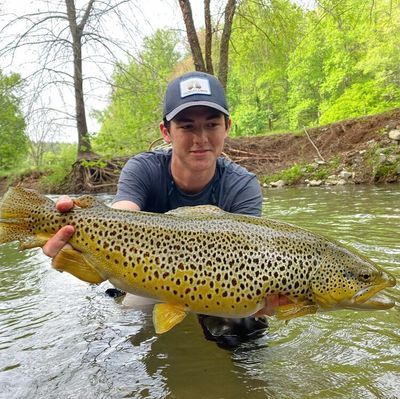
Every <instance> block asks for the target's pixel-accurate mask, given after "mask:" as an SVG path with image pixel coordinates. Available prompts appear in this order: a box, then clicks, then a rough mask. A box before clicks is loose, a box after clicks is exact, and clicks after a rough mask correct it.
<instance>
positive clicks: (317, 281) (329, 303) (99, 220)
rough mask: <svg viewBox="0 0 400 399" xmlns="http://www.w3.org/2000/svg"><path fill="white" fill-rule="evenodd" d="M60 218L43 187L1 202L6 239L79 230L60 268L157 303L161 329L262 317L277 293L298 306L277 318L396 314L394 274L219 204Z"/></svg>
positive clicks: (40, 239)
mask: <svg viewBox="0 0 400 399" xmlns="http://www.w3.org/2000/svg"><path fill="white" fill-rule="evenodd" d="M74 202H75V204H76V205H77V207H75V208H74V209H73V210H71V211H70V212H68V213H59V212H58V211H57V210H56V209H55V206H54V202H53V201H51V200H50V199H48V198H46V197H45V196H42V195H40V194H38V193H37V192H35V191H31V190H26V189H23V188H19V187H15V188H10V189H9V191H8V192H7V193H6V194H5V196H4V198H3V200H2V201H1V203H0V243H5V242H10V241H15V240H19V242H20V248H21V249H25V248H33V247H41V246H43V245H44V244H45V243H46V242H47V240H48V239H49V238H50V237H51V236H52V235H54V233H55V232H56V231H57V230H58V229H60V228H61V227H62V226H65V225H66V224H70V225H73V226H75V229H76V230H75V233H74V235H73V237H72V238H71V240H70V243H71V246H72V249H63V250H62V251H61V252H60V254H59V255H58V256H57V257H56V258H55V259H54V260H53V267H54V268H55V269H57V270H60V271H67V272H69V273H71V274H73V275H74V276H76V277H78V278H79V279H81V280H84V281H87V282H89V283H100V282H102V281H105V280H109V281H110V282H111V283H112V284H113V285H114V286H115V287H118V288H120V289H122V290H124V291H127V292H131V293H134V294H138V295H142V296H146V297H149V298H154V299H156V300H158V301H159V302H160V303H158V304H156V305H155V307H154V311H153V321H154V325H155V329H156V331H157V332H158V333H163V332H165V331H168V330H169V329H170V328H172V327H173V326H175V325H176V324H177V323H179V322H180V321H181V320H183V318H184V317H185V315H186V313H187V312H188V311H191V312H196V313H201V314H208V315H214V316H222V317H230V318H240V317H246V316H250V315H262V314H263V309H264V306H265V298H266V296H267V295H270V294H281V295H285V296H287V297H288V298H289V299H290V300H291V301H292V303H291V304H288V305H285V306H281V307H278V309H277V316H278V317H279V318H281V319H291V318H294V317H298V316H302V315H305V314H311V313H315V312H316V311H317V310H319V309H322V310H333V309H342V308H347V309H348V308H350V309H389V308H391V307H392V306H394V302H393V301H391V300H389V299H387V298H385V297H383V296H378V295H377V293H378V292H379V291H381V290H382V289H384V288H386V287H393V286H395V284H396V281H395V279H394V277H392V276H391V275H389V274H388V273H387V272H385V271H383V270H381V269H380V268H379V267H378V266H376V265H375V264H373V263H372V262H371V261H369V260H367V259H365V258H364V257H363V256H361V255H359V254H357V253H355V252H354V251H352V250H349V249H348V248H346V247H344V246H342V245H339V244H338V243H336V242H333V241H330V240H328V239H326V238H324V237H322V236H320V235H317V234H314V233H311V232H309V231H307V230H304V229H301V228H299V227H296V226H293V225H290V224H287V223H282V222H278V221H274V220H270V219H266V218H257V217H252V216H244V215H236V214H230V213H226V212H224V211H222V210H220V209H219V208H216V207H210V206H197V207H190V208H179V209H177V210H174V211H170V212H168V213H166V214H154V213H147V212H130V211H121V210H115V209H111V208H109V207H107V206H105V205H104V204H102V203H101V202H98V201H97V200H96V199H95V198H93V197H90V196H83V197H79V198H77V199H75V200H74Z"/></svg>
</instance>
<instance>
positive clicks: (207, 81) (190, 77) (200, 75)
mask: <svg viewBox="0 0 400 399" xmlns="http://www.w3.org/2000/svg"><path fill="white" fill-rule="evenodd" d="M199 105H203V106H205V107H211V108H214V109H217V110H218V111H221V112H222V113H224V114H225V115H229V110H228V104H227V102H226V97H225V91H224V88H223V87H222V84H221V83H220V81H219V80H218V79H217V78H216V77H215V76H213V75H209V74H208V73H205V72H197V71H195V72H188V73H185V74H184V75H182V76H179V77H178V78H176V79H174V80H173V81H172V82H170V84H169V85H168V87H167V91H166V93H165V97H164V115H163V116H164V118H165V119H166V120H167V121H170V120H171V119H173V118H174V117H175V116H176V115H177V114H179V112H181V111H183V110H184V109H186V108H189V107H194V106H199Z"/></svg>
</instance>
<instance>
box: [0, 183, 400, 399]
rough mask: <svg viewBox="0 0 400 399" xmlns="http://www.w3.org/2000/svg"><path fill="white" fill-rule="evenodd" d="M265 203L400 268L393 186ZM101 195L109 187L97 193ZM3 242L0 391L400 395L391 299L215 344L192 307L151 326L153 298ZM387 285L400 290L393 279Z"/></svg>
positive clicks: (312, 192)
mask: <svg viewBox="0 0 400 399" xmlns="http://www.w3.org/2000/svg"><path fill="white" fill-rule="evenodd" d="M265 195H266V199H265V204H264V210H265V214H266V215H268V216H269V217H272V218H276V219H281V220H285V221H288V222H292V223H295V224H298V225H300V226H303V227H306V228H309V229H311V230H314V231H316V232H322V233H324V234H326V235H329V236H331V237H332V238H335V239H337V240H339V241H341V242H343V243H345V244H349V245H351V246H353V247H355V248H357V249H358V250H359V251H360V252H361V253H363V254H365V255H366V256H368V257H370V258H371V259H372V260H374V261H376V262H377V263H379V264H380V265H381V266H383V267H384V268H385V269H387V270H388V271H390V272H392V273H393V274H394V275H395V276H396V277H397V279H398V280H400V189H399V186H395V185H389V186H383V187H358V186H351V187H350V186H349V187H341V188H339V187H338V188H315V189H314V188H293V189H276V190H269V191H267V192H265ZM104 199H106V200H109V199H110V197H107V196H105V197H104ZM16 248H17V246H16V244H6V245H3V246H1V247H0V287H1V292H0V397H1V398H7V399H11V398H54V399H56V398H57V399H63V398H85V399H92V398H93V399H95V398H96V399H101V398H107V399H108V398H178V399H186V398H191V399H197V398H208V399H214V398H215V399H216V398H226V399H236V398H237V399H239V398H240V399H244V398H252V399H253V398H254V399H258V398H271V399H275V398H276V399H278V398H279V399H285V398H288V399H292V398H293V399H294V398H295V399H303V398H304V399H306V398H307V399H311V398H327V399H328V398H329V399H333V398H353V399H354V398H356V399H357V398H363V399H364V398H385V399H386V398H387V399H389V398H390V399H395V398H400V307H399V304H397V305H396V307H395V308H393V309H390V310H388V311H375V312H355V311H348V310H342V311H336V312H330V313H320V314H317V315H312V316H306V317H303V318H298V319H294V320H292V321H290V322H289V323H288V324H286V323H285V322H282V321H277V320H275V319H273V318H272V319H270V331H269V334H268V335H266V336H264V337H261V338H259V339H257V340H256V341H253V342H251V343H246V344H243V345H242V346H240V347H238V348H236V349H234V350H224V349H221V348H219V347H218V346H217V345H216V344H215V343H213V342H210V341H207V340H205V338H204V336H203V334H202V331H201V328H200V326H199V324H198V322H197V319H196V318H195V317H194V316H193V315H190V316H189V317H187V318H186V319H185V320H184V321H183V322H182V323H181V324H180V325H179V326H177V327H176V328H174V329H173V330H172V331H170V332H169V333H166V334H164V335H162V336H156V334H155V333H154V329H153V326H152V323H151V306H149V305H142V306H137V307H136V308H132V307H127V306H124V305H123V304H121V301H119V300H115V299H112V298H109V297H107V296H106V295H105V294H104V292H105V289H106V288H109V287H110V286H109V285H108V283H104V284H102V285H100V286H96V287H92V286H89V285H87V284H85V283H83V282H81V281H79V280H77V279H75V278H74V277H72V276H70V275H67V274H65V273H64V274H61V273H58V272H56V271H54V270H52V269H51V268H50V262H49V260H48V259H47V258H46V257H45V256H44V255H43V254H42V252H41V250H38V249H32V250H27V251H24V252H18V251H17V250H16ZM389 296H391V297H392V298H394V299H395V300H396V301H398V302H400V284H398V285H397V286H396V287H395V288H393V289H391V290H390V293H389Z"/></svg>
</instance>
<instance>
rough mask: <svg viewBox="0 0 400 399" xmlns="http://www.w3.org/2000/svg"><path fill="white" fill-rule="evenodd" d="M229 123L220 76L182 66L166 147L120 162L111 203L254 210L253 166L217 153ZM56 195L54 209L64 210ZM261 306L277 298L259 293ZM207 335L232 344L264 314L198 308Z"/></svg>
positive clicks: (50, 247) (166, 120) (169, 101)
mask: <svg viewBox="0 0 400 399" xmlns="http://www.w3.org/2000/svg"><path fill="white" fill-rule="evenodd" d="M230 128H231V120H230V118H229V111H228V105H227V102H226V98H225V93H224V89H223V87H222V85H221V84H220V82H219V81H218V80H217V79H216V78H215V77H214V76H211V75H208V74H206V73H202V72H189V73H187V74H185V75H183V76H180V77H178V78H177V79H175V80H173V81H172V82H171V83H170V84H169V86H168V88H167V91H166V94H165V98H164V115H163V122H161V123H160V130H161V134H162V136H163V137H164V139H165V141H166V142H167V143H170V144H171V146H172V150H170V151H168V152H167V151H155V152H147V153H143V154H139V155H137V156H135V157H133V158H131V159H130V160H129V161H128V162H127V163H126V165H125V166H124V168H123V170H122V172H121V176H120V180H119V183H118V192H117V194H116V196H115V199H114V202H113V205H112V206H113V208H117V209H126V210H131V211H147V212H157V213H163V212H167V211H169V210H171V209H175V208H178V207H181V206H195V205H207V204H209V205H216V206H218V207H220V208H222V209H224V210H225V211H227V212H232V213H242V214H249V215H255V216H260V215H261V206H262V199H263V198H262V193H261V188H260V185H259V183H258V181H257V178H256V176H255V175H254V174H252V173H250V172H248V171H247V170H246V169H244V168H242V167H241V166H239V165H237V164H235V163H233V162H231V161H229V160H227V159H226V158H223V157H220V155H221V153H222V149H223V146H224V141H225V138H226V137H227V136H228V133H229V130H230ZM72 206H73V204H72V201H71V200H70V199H69V198H67V197H64V198H62V199H60V200H59V201H58V203H57V209H59V210H60V211H62V212H63V211H68V210H69V209H70V208H71V207H72ZM73 232H74V229H73V227H72V226H65V227H63V228H62V229H61V230H60V231H59V232H58V233H57V234H56V235H55V236H54V237H53V238H52V239H51V240H49V241H48V243H47V244H46V245H45V246H44V248H43V250H44V252H45V254H47V255H48V256H51V257H55V256H56V255H57V253H58V251H59V250H60V249H61V248H62V247H63V246H64V245H65V244H66V243H67V241H68V239H69V238H70V237H71V236H72V234H73ZM267 302H268V305H269V306H270V310H269V311H268V313H270V314H272V313H273V308H274V306H276V305H277V304H279V303H285V300H284V299H282V298H279V297H277V296H273V297H270V298H269V300H268V301H267ZM199 320H200V323H201V325H202V327H203V330H204V333H205V335H206V337H207V338H209V339H213V340H216V341H217V342H218V343H219V344H220V345H223V346H231V345H236V344H237V343H238V342H240V341H242V340H246V339H248V338H250V337H253V336H254V335H259V334H260V333H262V332H263V331H264V330H265V328H266V327H267V324H266V321H265V320H264V319H261V320H256V319H254V318H246V319H240V320H239V321H238V320H233V319H221V318H217V317H211V316H203V315H200V316H199Z"/></svg>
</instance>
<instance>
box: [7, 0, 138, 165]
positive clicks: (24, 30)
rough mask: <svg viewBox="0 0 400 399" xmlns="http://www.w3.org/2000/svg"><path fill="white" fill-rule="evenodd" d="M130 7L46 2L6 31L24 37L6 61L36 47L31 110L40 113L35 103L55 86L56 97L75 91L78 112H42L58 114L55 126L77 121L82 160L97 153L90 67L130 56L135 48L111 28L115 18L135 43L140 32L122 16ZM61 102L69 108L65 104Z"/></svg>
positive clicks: (112, 0)
mask: <svg viewBox="0 0 400 399" xmlns="http://www.w3.org/2000/svg"><path fill="white" fill-rule="evenodd" d="M129 3H130V4H134V3H133V2H130V0H104V1H100V0H89V1H87V2H86V4H85V5H84V6H83V7H81V8H78V7H77V6H76V2H75V0H56V1H55V2H53V3H50V2H45V1H43V3H39V4H38V5H37V7H39V8H40V10H39V11H38V12H34V13H30V14H26V15H22V16H18V17H16V18H13V19H12V20H11V21H9V22H8V23H7V24H6V25H5V26H4V27H3V29H2V31H1V33H2V34H3V35H4V36H5V37H8V36H7V34H8V32H11V31H18V32H20V33H18V34H17V35H14V36H13V37H12V40H10V41H9V42H8V43H6V44H5V45H4V47H3V48H1V49H0V57H6V56H11V57H12V58H13V57H14V56H15V55H16V53H17V52H18V51H22V50H25V51H26V52H27V53H29V52H30V51H31V50H32V49H33V48H36V51H37V52H38V53H37V59H38V60H39V67H38V68H37V69H36V70H35V71H34V72H32V73H31V74H30V76H28V78H27V79H28V81H30V82H33V81H34V82H35V85H34V86H33V87H32V88H31V93H30V94H31V99H32V102H31V103H30V104H29V106H28V112H38V108H35V105H34V102H35V101H37V100H38V98H39V97H40V93H42V92H45V91H46V90H48V89H49V88H50V87H51V88H52V90H53V95H52V97H54V93H55V92H57V91H58V92H59V93H60V99H63V98H65V97H66V96H67V95H66V93H67V92H68V90H69V89H70V88H71V87H72V88H73V95H74V99H75V110H74V112H73V114H72V115H71V113H70V112H69V110H68V106H65V105H64V106H63V105H60V106H58V107H57V106H54V105H53V104H51V105H48V106H46V107H42V105H40V106H39V109H41V110H43V112H45V113H47V112H48V110H49V108H51V109H52V110H53V111H56V112H57V115H58V116H57V117H55V118H54V119H53V121H52V123H55V122H56V121H57V122H59V123H62V124H68V123H69V122H68V121H70V120H71V119H74V121H75V126H76V129H77V133H78V158H80V157H87V156H90V155H91V144H90V136H89V132H88V127H87V120H86V109H85V101H86V96H85V95H86V94H87V92H88V91H89V89H90V81H91V78H93V75H90V73H89V74H87V73H86V74H85V73H84V66H85V65H86V66H88V65H89V63H91V68H90V69H93V68H99V67H100V68H102V67H104V64H106V63H110V60H111V62H114V61H115V60H116V58H115V53H118V54H122V53H125V54H126V53H127V51H126V50H125V49H126V48H129V45H127V44H126V43H125V44H123V43H120V42H118V41H117V40H115V39H113V38H112V36H111V34H110V32H111V33H112V32H113V30H110V29H109V27H107V25H113V24H115V21H114V22H112V20H111V19H112V18H116V19H117V21H118V23H119V24H120V28H121V29H123V30H124V32H125V35H126V39H127V40H128V41H129V40H132V42H134V39H133V37H134V34H133V33H132V31H131V30H130V29H128V28H127V26H128V25H127V24H126V23H124V20H125V17H124V14H125V13H123V12H119V10H120V9H121V7H122V6H123V5H126V6H128V5H129ZM46 7H47V9H46ZM53 7H55V8H53ZM131 26H134V24H132V25H131ZM131 45H132V44H130V46H131ZM84 60H85V62H84ZM71 66H72V68H71ZM70 69H72V73H71V71H70ZM88 69H89V68H88ZM105 80H107V78H105ZM99 81H100V83H103V84H104V83H105V82H104V81H102V82H101V79H100V78H99V77H97V83H99ZM85 85H86V86H85ZM85 87H86V88H85ZM61 88H62V89H61ZM61 102H62V103H63V104H64V102H65V101H61ZM56 108H57V109H56Z"/></svg>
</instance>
